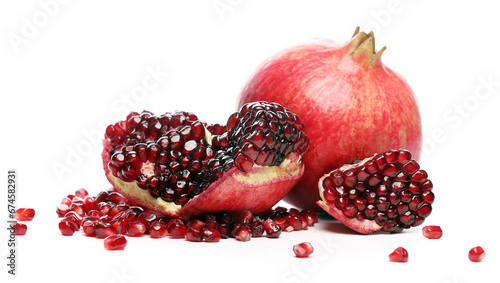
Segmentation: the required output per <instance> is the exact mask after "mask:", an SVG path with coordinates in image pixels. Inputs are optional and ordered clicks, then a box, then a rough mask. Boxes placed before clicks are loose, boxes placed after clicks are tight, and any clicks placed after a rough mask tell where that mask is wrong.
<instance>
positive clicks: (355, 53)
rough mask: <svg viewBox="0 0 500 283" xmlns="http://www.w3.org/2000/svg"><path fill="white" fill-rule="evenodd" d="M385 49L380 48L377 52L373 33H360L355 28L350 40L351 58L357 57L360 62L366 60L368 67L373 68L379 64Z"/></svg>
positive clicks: (357, 28)
mask: <svg viewBox="0 0 500 283" xmlns="http://www.w3.org/2000/svg"><path fill="white" fill-rule="evenodd" d="M385 50H386V47H385V46H384V47H382V48H381V49H380V50H379V51H376V50H375V36H374V34H373V31H370V32H369V33H365V32H362V31H361V32H360V29H359V26H358V27H356V30H355V31H354V34H353V36H352V38H351V51H350V52H349V55H351V57H359V58H361V59H362V60H364V59H368V65H369V66H370V67H373V66H374V65H375V64H376V63H378V62H380V58H381V56H382V53H383V52H384V51H385Z"/></svg>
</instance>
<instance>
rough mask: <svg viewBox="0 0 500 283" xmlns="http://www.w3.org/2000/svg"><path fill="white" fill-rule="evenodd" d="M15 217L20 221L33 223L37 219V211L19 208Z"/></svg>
mask: <svg viewBox="0 0 500 283" xmlns="http://www.w3.org/2000/svg"><path fill="white" fill-rule="evenodd" d="M14 215H15V217H16V219H17V220H18V221H31V220H32V219H33V217H35V210H34V209H33V208H19V209H17V210H16V212H15V213H14Z"/></svg>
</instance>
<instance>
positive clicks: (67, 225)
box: [59, 220, 79, 236]
mask: <svg viewBox="0 0 500 283" xmlns="http://www.w3.org/2000/svg"><path fill="white" fill-rule="evenodd" d="M78 229H79V227H78V226H77V225H76V224H75V223H73V222H72V221H64V220H63V221H61V222H59V230H60V231H61V234H63V235H64V236H71V235H73V234H74V233H75V231H77V230H78Z"/></svg>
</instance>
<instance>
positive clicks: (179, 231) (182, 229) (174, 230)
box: [167, 223, 186, 239]
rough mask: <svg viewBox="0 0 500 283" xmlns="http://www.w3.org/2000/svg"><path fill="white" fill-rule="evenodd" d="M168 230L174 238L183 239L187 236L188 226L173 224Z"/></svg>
mask: <svg viewBox="0 0 500 283" xmlns="http://www.w3.org/2000/svg"><path fill="white" fill-rule="evenodd" d="M167 229H168V234H170V235H171V236H172V237H174V238H178V239H182V238H184V236H185V235H186V226H185V225H184V224H182V223H172V224H170V226H168V227H167Z"/></svg>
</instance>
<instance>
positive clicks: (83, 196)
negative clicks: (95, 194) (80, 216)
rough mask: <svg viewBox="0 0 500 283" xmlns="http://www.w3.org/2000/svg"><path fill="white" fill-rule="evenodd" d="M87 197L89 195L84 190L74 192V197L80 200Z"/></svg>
mask: <svg viewBox="0 0 500 283" xmlns="http://www.w3.org/2000/svg"><path fill="white" fill-rule="evenodd" d="M88 195H89V193H88V192H87V190H85V189H83V188H82V189H78V190H76V191H75V196H77V197H79V198H81V199H83V198H85V197H86V196H88Z"/></svg>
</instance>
